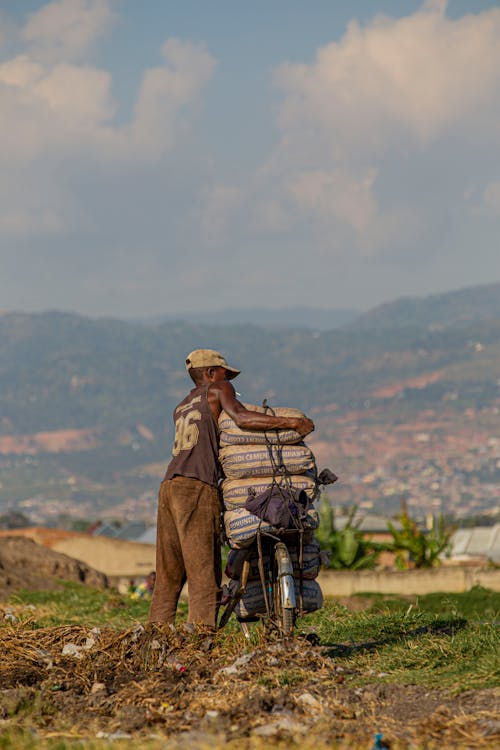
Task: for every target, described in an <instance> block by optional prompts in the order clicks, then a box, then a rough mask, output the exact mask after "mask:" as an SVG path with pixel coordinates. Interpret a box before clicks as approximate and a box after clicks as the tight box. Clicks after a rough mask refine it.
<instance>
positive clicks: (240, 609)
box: [234, 581, 323, 619]
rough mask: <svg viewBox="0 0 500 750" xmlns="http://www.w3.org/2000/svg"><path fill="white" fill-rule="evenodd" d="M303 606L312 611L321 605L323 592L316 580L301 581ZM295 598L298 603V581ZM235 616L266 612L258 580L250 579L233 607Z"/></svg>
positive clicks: (306, 610)
mask: <svg viewBox="0 0 500 750" xmlns="http://www.w3.org/2000/svg"><path fill="white" fill-rule="evenodd" d="M302 591H303V606H304V611H305V612H314V611H315V610H316V609H321V607H322V606H323V592H322V591H321V587H320V585H319V583H318V582H317V581H303V583H302ZM295 598H296V601H297V605H298V604H299V582H298V581H296V583H295ZM234 611H235V612H236V616H237V617H240V618H241V619H245V618H246V617H253V616H255V615H259V614H260V615H263V614H265V612H266V604H265V601H264V595H263V593H262V585H261V583H260V581H250V582H249V583H248V584H247V587H246V591H245V593H244V594H243V596H242V597H241V599H240V601H239V602H238V604H237V605H236V607H235V610H234Z"/></svg>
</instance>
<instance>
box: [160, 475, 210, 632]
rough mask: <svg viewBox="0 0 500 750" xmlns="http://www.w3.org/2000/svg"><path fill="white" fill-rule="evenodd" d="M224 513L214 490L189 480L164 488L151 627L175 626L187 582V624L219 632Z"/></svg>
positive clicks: (176, 480) (180, 479)
mask: <svg viewBox="0 0 500 750" xmlns="http://www.w3.org/2000/svg"><path fill="white" fill-rule="evenodd" d="M220 512H221V501H220V494H219V490H218V489H217V488H216V487H211V486H210V485H208V484H205V483H204V482H201V481H200V480H199V479H191V478H190V477H174V478H173V479H168V480H164V481H163V482H162V483H161V485H160V492H159V496H158V525H157V532H156V533H157V536H156V583H155V588H154V592H153V599H152V601H151V609H150V612H149V622H175V613H176V610H177V602H178V600H179V596H180V593H181V590H182V587H183V586H184V584H185V582H186V580H187V583H188V596H189V611H188V622H193V623H199V624H203V625H209V626H211V627H215V624H216V617H217V610H218V606H219V602H220V592H221V579H222V571H221V544H220Z"/></svg>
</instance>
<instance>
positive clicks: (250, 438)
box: [219, 404, 304, 446]
mask: <svg viewBox="0 0 500 750" xmlns="http://www.w3.org/2000/svg"><path fill="white" fill-rule="evenodd" d="M244 406H245V407H246V408H247V409H249V410H250V411H258V412H259V413H260V414H264V413H267V414H273V415H274V416H276V417H295V418H297V417H298V418H299V419H301V418H302V417H304V414H303V413H302V412H301V411H299V410H298V409H288V408H287V407H285V406H277V407H276V408H273V410H272V412H271V411H269V410H267V411H266V409H264V408H263V407H262V406H254V405H253V404H244ZM219 431H220V444H221V445H223V446H224V445H265V444H267V443H278V442H279V443H300V442H301V440H302V436H301V435H300V434H299V433H298V432H296V430H267V431H266V432H257V431H256V430H241V429H240V428H239V427H238V426H237V425H236V424H235V423H234V422H233V420H232V419H231V417H230V416H229V414H227V413H226V412H225V411H223V412H221V415H220V417H219Z"/></svg>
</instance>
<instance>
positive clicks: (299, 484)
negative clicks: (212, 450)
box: [222, 474, 317, 509]
mask: <svg viewBox="0 0 500 750" xmlns="http://www.w3.org/2000/svg"><path fill="white" fill-rule="evenodd" d="M288 482H289V484H288ZM271 484H272V479H271V478H270V477H254V478H247V479H225V480H224V481H223V482H222V495H223V497H224V505H225V507H226V508H228V509H232V508H238V507H242V506H243V505H245V503H246V499H247V497H248V490H249V489H250V487H253V489H254V490H255V492H256V494H257V495H260V493H261V492H265V490H267V488H268V487H270V485H271ZM290 484H291V486H292V488H293V489H294V490H304V492H305V493H306V495H307V497H308V498H309V500H311V502H313V501H314V500H315V499H316V494H317V489H316V483H315V480H314V477H313V475H308V474H292V475H291V476H290V477H287V485H286V486H289V485H290Z"/></svg>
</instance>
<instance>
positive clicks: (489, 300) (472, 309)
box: [351, 282, 500, 329]
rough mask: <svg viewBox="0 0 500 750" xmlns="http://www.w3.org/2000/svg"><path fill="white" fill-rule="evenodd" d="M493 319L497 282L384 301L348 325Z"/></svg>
mask: <svg viewBox="0 0 500 750" xmlns="http://www.w3.org/2000/svg"><path fill="white" fill-rule="evenodd" d="M495 319H496V320H498V319H500V282H497V283H495V284H485V285H483V286H474V287H467V288H465V289H459V290H458V291H454V292H447V293H446V294H431V295H429V296H428V297H403V298H401V299H399V300H396V301H395V302H386V303H384V304H383V305H379V306H378V307H375V308H373V310H369V311H368V312H367V313H364V314H363V315H361V316H360V317H359V318H357V320H356V321H354V322H353V323H352V325H351V327H352V328H356V329H369V328H377V329H380V328H395V327H401V326H415V325H419V326H437V327H440V326H451V325H461V326H464V325H470V324H471V323H477V322H480V321H486V320H495Z"/></svg>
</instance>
